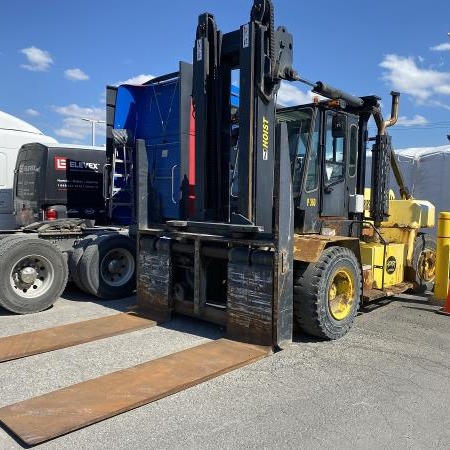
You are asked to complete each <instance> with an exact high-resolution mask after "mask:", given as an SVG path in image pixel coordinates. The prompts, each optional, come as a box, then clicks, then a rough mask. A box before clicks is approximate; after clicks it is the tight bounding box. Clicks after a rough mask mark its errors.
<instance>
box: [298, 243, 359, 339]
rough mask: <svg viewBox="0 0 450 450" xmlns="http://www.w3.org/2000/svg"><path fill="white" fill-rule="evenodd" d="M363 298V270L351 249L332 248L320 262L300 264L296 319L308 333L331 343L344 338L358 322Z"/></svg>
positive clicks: (300, 327)
mask: <svg viewBox="0 0 450 450" xmlns="http://www.w3.org/2000/svg"><path fill="white" fill-rule="evenodd" d="M361 296H362V275H361V268H360V265H359V262H358V260H357V258H356V256H355V254H354V253H353V252H352V251H351V250H349V249H347V248H344V247H330V248H327V249H325V250H324V251H323V253H322V254H321V256H320V258H319V260H318V261H317V262H316V263H310V264H306V263H296V267H295V268H294V318H295V320H296V324H297V325H298V328H299V329H300V330H301V331H303V332H304V333H306V334H309V335H311V336H315V337H318V338H321V339H329V340H331V339H338V338H340V337H342V336H344V335H345V334H346V333H347V331H348V330H349V329H350V328H351V327H352V325H353V322H354V321H355V318H356V315H357V313H358V309H359V305H360V302H361Z"/></svg>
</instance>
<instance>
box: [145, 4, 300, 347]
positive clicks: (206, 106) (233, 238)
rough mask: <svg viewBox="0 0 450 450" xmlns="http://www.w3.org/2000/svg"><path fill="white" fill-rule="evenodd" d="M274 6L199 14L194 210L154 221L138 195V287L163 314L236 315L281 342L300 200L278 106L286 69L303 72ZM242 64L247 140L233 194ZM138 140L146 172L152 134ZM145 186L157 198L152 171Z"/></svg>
mask: <svg viewBox="0 0 450 450" xmlns="http://www.w3.org/2000/svg"><path fill="white" fill-rule="evenodd" d="M273 17H274V8H273V4H272V1H271V0H255V1H254V4H253V7H252V10H251V15H250V21H249V22H248V23H246V24H244V25H243V26H241V27H240V29H238V30H235V31H233V32H230V33H225V34H223V33H222V32H221V31H219V29H218V27H217V25H216V22H215V19H214V16H212V15H211V14H209V13H205V14H202V15H201V16H200V17H199V22H198V27H197V32H196V39H195V47H194V51H193V90H192V103H193V114H194V117H195V213H194V214H193V215H191V216H190V217H189V218H188V219H187V220H168V221H166V222H163V223H161V224H159V225H158V226H154V225H153V224H152V225H150V224H149V221H148V211H146V208H147V203H146V202H142V201H141V202H140V203H139V205H138V208H139V211H138V216H139V224H138V228H139V231H138V255H139V262H138V267H139V271H138V283H137V285H138V287H137V299H138V304H139V307H140V308H141V309H143V310H146V311H148V312H149V313H150V314H152V315H153V316H154V317H155V318H157V319H158V320H169V319H170V315H171V313H172V311H178V312H181V313H183V314H187V315H192V316H194V317H199V318H202V319H205V320H209V321H212V322H216V323H220V324H222V325H226V327H227V336H228V337H229V338H231V339H237V340H240V341H244V342H249V343H255V344H259V345H269V346H273V347H282V346H284V344H286V343H288V342H290V341H291V340H292V323H293V320H292V276H293V270H292V268H293V207H292V194H291V192H292V191H291V176H290V159H289V150H288V142H287V128H286V124H280V125H277V122H276V117H275V110H276V93H277V91H278V89H279V86H280V83H281V80H283V79H285V80H294V79H295V77H296V74H295V71H294V70H293V68H292V55H293V40H292V36H291V35H290V34H289V33H288V32H287V30H286V28H285V27H279V28H278V29H277V30H275V29H274V18H273ZM234 74H236V75H238V76H239V122H238V125H239V130H238V131H239V146H238V148H239V150H238V157H237V159H238V163H237V167H238V169H237V172H238V174H237V189H233V191H234V192H235V195H231V185H232V181H231V180H230V172H231V171H230V162H231V161H230V160H231V158H230V154H231V151H230V150H231V134H232V130H233V127H232V122H231V110H232V108H231V104H232V102H231V98H230V95H231V94H230V92H231V89H230V87H231V83H232V81H233V75H234ZM137 149H138V162H137V164H138V172H139V173H140V176H139V178H141V174H142V173H143V172H145V171H146V168H147V161H146V158H147V156H146V153H145V142H138V145H137ZM234 187H236V186H234ZM236 192H237V194H236ZM233 197H234V198H233ZM236 197H237V198H236ZM138 198H139V199H145V198H148V192H147V185H146V183H142V182H140V183H139V188H138Z"/></svg>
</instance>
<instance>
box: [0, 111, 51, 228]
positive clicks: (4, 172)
mask: <svg viewBox="0 0 450 450" xmlns="http://www.w3.org/2000/svg"><path fill="white" fill-rule="evenodd" d="M30 142H40V143H43V144H47V143H56V142H57V141H56V140H55V139H53V138H52V137H50V136H46V135H44V134H43V133H42V132H41V131H39V130H38V129H37V128H35V127H33V126H32V125H30V124H29V123H27V122H25V121H23V120H21V119H18V118H17V117H14V116H11V115H10V114H7V113H5V112H2V111H0V229H8V228H12V227H13V226H14V223H15V221H14V216H13V200H12V187H13V181H14V167H15V165H16V159H17V154H18V152H19V149H20V147H21V146H22V145H23V144H27V143H30Z"/></svg>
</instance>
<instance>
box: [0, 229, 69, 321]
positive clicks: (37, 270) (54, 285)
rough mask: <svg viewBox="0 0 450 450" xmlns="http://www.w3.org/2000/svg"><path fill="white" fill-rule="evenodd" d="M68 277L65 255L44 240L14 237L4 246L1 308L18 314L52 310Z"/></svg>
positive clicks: (0, 263) (0, 260)
mask: <svg viewBox="0 0 450 450" xmlns="http://www.w3.org/2000/svg"><path fill="white" fill-rule="evenodd" d="M67 278H68V268H67V261H66V258H65V257H64V255H63V254H62V252H61V251H60V250H59V249H58V248H57V247H56V246H55V245H53V244H52V243H50V242H47V241H45V240H43V239H37V238H28V237H26V236H23V235H22V236H10V237H8V238H5V239H3V240H2V241H1V243H0V305H1V306H3V307H4V308H5V309H7V310H8V311H11V312H14V313H17V314H30V313H36V312H39V311H43V310H45V309H47V308H49V307H50V306H51V305H53V303H55V301H56V300H58V298H59V297H60V296H61V294H62V292H63V291H64V289H65V287H66V284H67Z"/></svg>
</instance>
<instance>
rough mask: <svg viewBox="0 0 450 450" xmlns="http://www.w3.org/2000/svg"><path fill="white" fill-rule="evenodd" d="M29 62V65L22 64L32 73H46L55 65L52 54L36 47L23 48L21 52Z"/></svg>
mask: <svg viewBox="0 0 450 450" xmlns="http://www.w3.org/2000/svg"><path fill="white" fill-rule="evenodd" d="M20 52H21V53H23V54H24V55H25V56H26V57H27V60H28V64H22V65H21V67H22V68H23V69H26V70H31V71H32V72H46V71H47V70H48V69H49V68H50V66H51V65H52V64H53V59H52V57H51V55H50V53H49V52H48V51H46V50H41V49H40V48H36V47H29V48H23V49H22V50H20Z"/></svg>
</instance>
